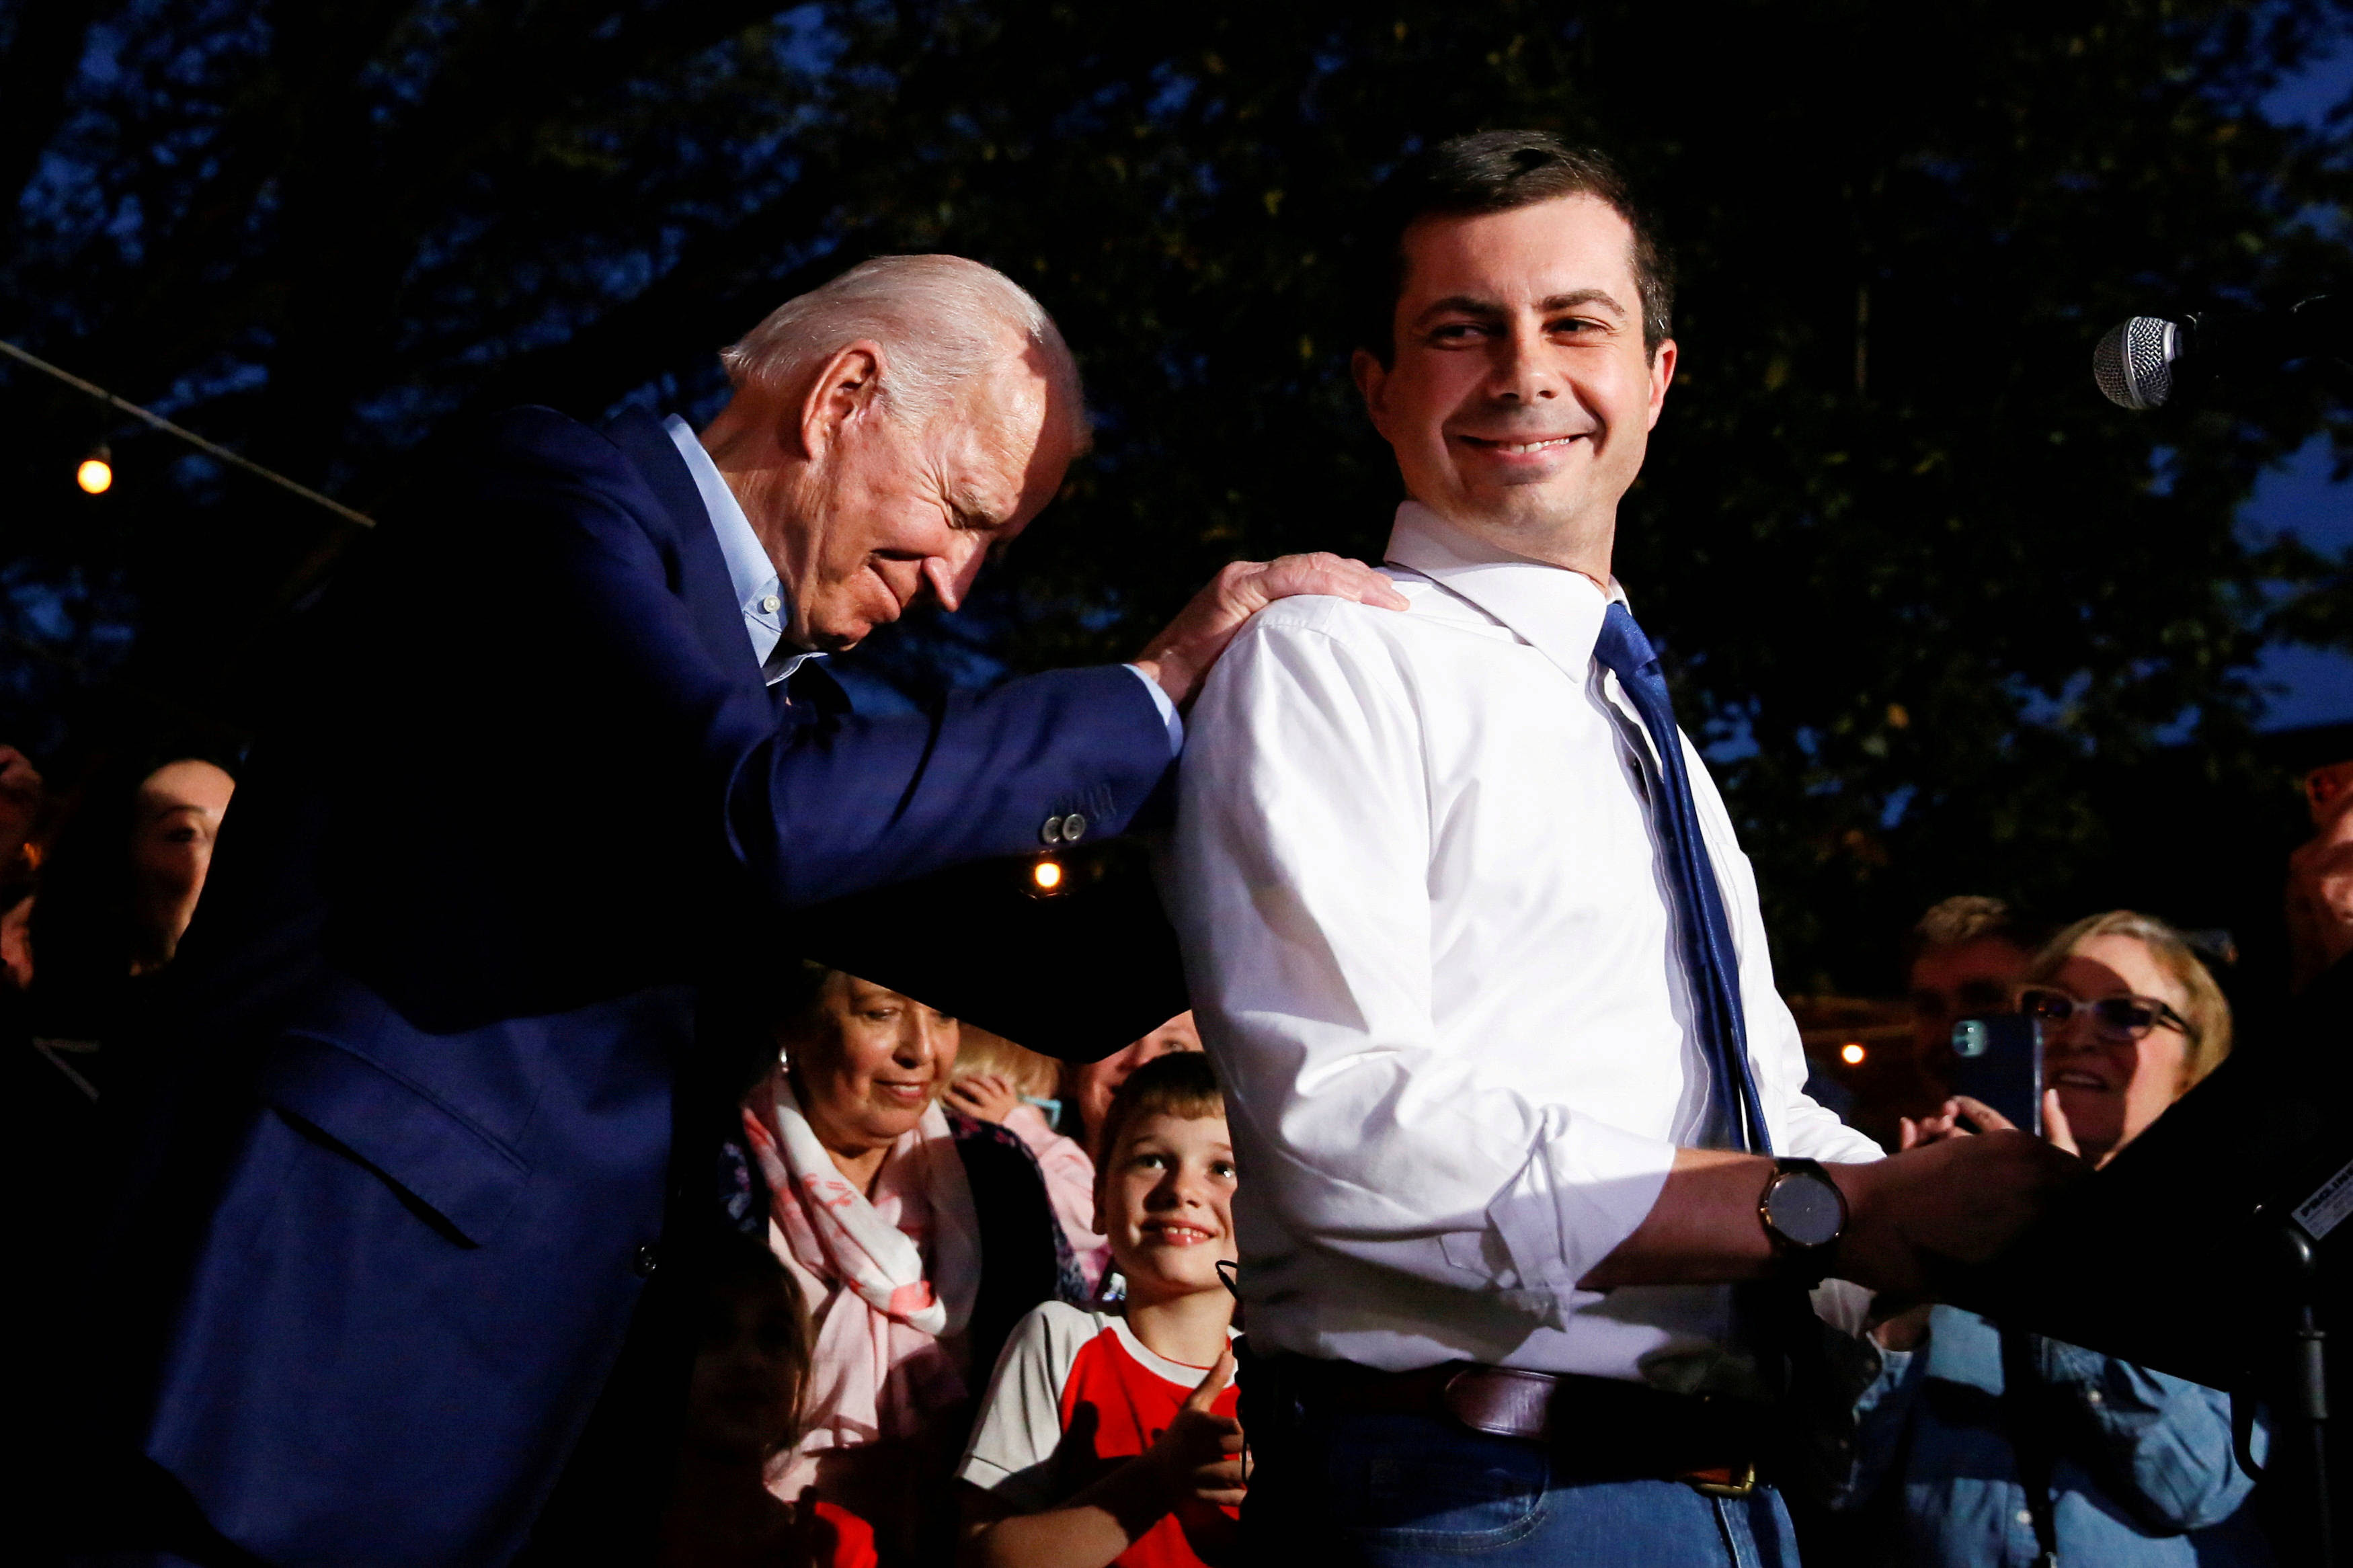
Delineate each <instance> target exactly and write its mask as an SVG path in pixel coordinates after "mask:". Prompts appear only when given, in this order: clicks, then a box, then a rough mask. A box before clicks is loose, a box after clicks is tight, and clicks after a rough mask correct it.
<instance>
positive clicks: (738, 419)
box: [702, 341, 1079, 652]
mask: <svg viewBox="0 0 2353 1568" xmlns="http://www.w3.org/2000/svg"><path fill="white" fill-rule="evenodd" d="M888 375H889V371H888V362H887V359H886V357H885V354H884V351H883V350H882V349H881V347H880V346H879V345H877V344H874V343H871V342H858V343H852V344H851V345H849V347H848V348H845V349H843V350H841V351H840V352H839V353H837V354H835V355H834V356H833V357H832V359H830V360H829V361H828V362H827V363H826V364H825V365H824V366H823V367H822V368H821V369H820V370H819V372H818V374H817V376H816V377H815V379H814V380H812V381H810V382H809V383H807V384H805V385H803V386H801V387H799V388H797V389H796V390H795V391H794V392H793V394H792V395H786V394H784V393H782V392H779V391H771V390H769V389H766V388H763V387H759V386H747V387H745V388H744V389H743V390H742V391H740V392H739V393H738V395H737V397H736V401H735V402H734V403H733V404H730V405H728V407H727V409H726V410H724V411H723V413H722V414H721V416H720V417H719V418H718V419H717V420H715V421H713V422H712V426H711V428H710V429H709V430H707V431H705V432H704V433H703V437H702V439H703V445H704V446H705V447H707V448H708V449H709V450H710V451H711V454H712V459H713V461H715V462H716V463H717V464H718V466H719V468H720V470H721V472H722V473H723V475H724V476H725V477H726V479H727V482H728V484H729V486H730V488H731V489H733V490H734V492H735V496H736V499H737V500H739V501H740V502H741V503H742V504H743V507H744V515H745V517H746V518H748V519H749V520H750V521H751V523H752V527H753V531H754V532H755V533H757V534H758V535H759V536H760V542H761V543H762V544H763V545H765V547H766V549H767V552H768V554H769V557H770V559H772V560H773V561H774V562H775V563H776V571H777V574H778V575H779V576H780V577H782V578H783V580H784V583H785V590H786V599H787V602H788V616H787V619H786V626H785V635H786V640H787V641H788V642H790V643H791V644H792V645H793V646H795V647H803V648H813V649H818V650H820V651H825V652H839V651H841V650H842V649H845V648H849V647H856V646H857V645H858V644H859V643H860V642H861V641H863V640H864V639H865V637H867V636H868V634H870V633H871V632H872V631H873V629H874V628H875V627H876V626H887V625H888V624H890V623H891V622H892V621H895V620H897V619H898V618H899V617H900V616H902V615H903V614H905V613H906V611H907V609H908V607H909V606H910V605H913V604H914V603H915V602H916V601H917V600H919V599H923V598H925V597H929V598H932V599H935V600H936V601H937V602H938V603H939V604H940V605H942V606H943V607H944V608H946V609H948V610H954V609H955V608H956V606H957V605H960V604H962V603H963V601H964V596H965V594H967V593H969V592H970V591H971V588H972V584H973V580H974V579H975V578H976V576H978V575H979V573H980V568H981V564H982V563H983V561H984V560H985V559H986V558H987V553H988V552H989V551H990V550H991V549H993V548H996V547H998V546H1001V545H1003V544H1005V543H1006V542H1008V541H1010V540H1011V539H1013V538H1014V537H1015V536H1016V535H1017V534H1018V533H1019V532H1020V531H1022V530H1023V529H1024V528H1026V527H1028V526H1029V521H1030V520H1031V519H1032V518H1034V517H1036V516H1037V515H1038V513H1039V511H1040V510H1044V508H1045V505H1046V503H1047V502H1048V501H1050V500H1053V498H1054V495H1055V492H1056V491H1057V490H1059V489H1060V488H1061V483H1062V476H1063V474H1064V472H1065V471H1066V470H1067V469H1068V468H1070V464H1071V458H1073V457H1075V456H1076V455H1077V451H1078V439H1079V437H1078V433H1077V425H1076V421H1075V419H1074V416H1073V412H1072V409H1071V406H1070V404H1071V398H1070V395H1069V392H1068V389H1067V386H1065V385H1064V384H1063V383H1062V381H1060V380H1058V379H1057V378H1055V377H1053V376H1051V375H1050V374H1047V369H1046V367H1045V366H1044V365H1043V364H1042V363H1039V362H1038V357H1037V355H1036V354H1035V353H1029V354H1025V353H1022V352H1019V351H1018V349H1017V346H1016V345H1015V344H1013V343H1012V342H1009V341H1008V344H1007V348H1006V353H1005V357H1004V359H1003V361H1002V362H1001V363H999V364H998V366H997V368H996V370H994V371H993V372H992V373H991V374H988V375H987V376H985V377H983V378H981V379H980V380H978V381H977V382H976V383H975V384H973V385H972V386H970V387H969V388H966V389H965V391H964V392H963V394H962V395H960V396H959V397H957V398H956V399H955V400H954V401H953V402H952V403H951V404H950V405H948V406H947V407H946V408H945V409H944V410H943V411H942V412H940V413H939V414H937V415H936V416H934V417H932V418H930V419H929V420H927V421H925V422H924V423H923V424H921V425H915V424H911V423H910V422H908V421H907V420H905V419H902V417H900V416H899V414H898V413H897V411H896V410H895V409H894V407H893V406H892V405H891V403H890V401H889V399H888V397H887V395H885V393H884V391H883V388H884V387H885V386H886V385H887V384H888Z"/></svg>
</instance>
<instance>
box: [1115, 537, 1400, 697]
mask: <svg viewBox="0 0 2353 1568" xmlns="http://www.w3.org/2000/svg"><path fill="white" fill-rule="evenodd" d="M1295 594H1321V595H1327V596H1329V597H1332V598H1335V599H1352V600H1354V601H1356V603H1357V604H1360V605H1379V606H1381V607H1382V608H1383V609H1388V610H1402V609H1404V608H1405V607H1406V599H1405V595H1402V594H1400V593H1398V591H1397V588H1396V585H1395V584H1392V583H1390V582H1389V580H1388V578H1386V577H1384V576H1382V575H1381V574H1379V573H1377V572H1376V571H1374V570H1373V569H1372V568H1371V567H1369V566H1367V565H1366V564H1365V563H1363V562H1361V561H1350V560H1347V559H1346V558H1345V557H1343V556H1338V555H1328V554H1325V553H1324V552H1320V551H1319V552H1316V553H1315V554H1313V555H1282V556H1278V557H1276V558H1275V559H1274V560H1272V561H1237V562H1234V563H1232V564H1231V565H1229V566H1228V567H1226V568H1225V569H1224V570H1223V571H1221V572H1219V574H1217V575H1216V576H1215V577H1212V578H1211V579H1209V585H1208V587H1206V588H1204V589H1202V590H1201V591H1200V592H1199V593H1198V594H1196V595H1193V602H1192V603H1191V604H1189V605H1186V606H1185V607H1184V608H1183V609H1182V610H1180V611H1178V612H1177V613H1176V619H1175V620H1173V621H1171V622H1169V623H1168V627H1167V629H1166V631H1164V632H1162V633H1161V634H1160V635H1159V636H1158V637H1154V638H1153V639H1152V642H1151V645H1150V646H1149V647H1146V648H1145V650H1144V652H1143V654H1142V655H1141V656H1140V657H1139V658H1137V659H1136V660H1135V665H1136V668H1139V669H1141V670H1143V671H1144V673H1145V675H1147V676H1149V677H1151V678H1152V679H1154V680H1155V681H1157V682H1159V684H1160V689H1162V690H1163V691H1166V693H1168V696H1169V699H1170V700H1172V701H1174V702H1175V703H1176V706H1177V707H1179V708H1183V707H1186V706H1187V705H1188V704H1190V703H1191V702H1192V700H1193V699H1194V698H1195V697H1196V696H1197V695H1198V694H1199V692H1200V689H1201V679H1202V678H1203V677H1204V676H1206V675H1208V673H1209V667H1210V666H1211V665H1213V664H1215V663H1217V662H1218V656H1219V654H1221V653H1223V652H1225V651H1226V645H1227V644H1228V643H1229V642H1231V641H1233V640H1234V634H1235V633H1236V632H1238V631H1240V630H1241V629H1242V623H1243V622H1245V621H1247V620H1249V619H1250V617H1251V616H1254V615H1256V614H1258V613H1259V612H1260V611H1261V610H1263V609H1264V608H1266V607H1267V606H1268V605H1271V604H1272V603H1274V602H1275V601H1276V600H1277V599H1287V598H1290V597H1291V596H1292V595H1295Z"/></svg>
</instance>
